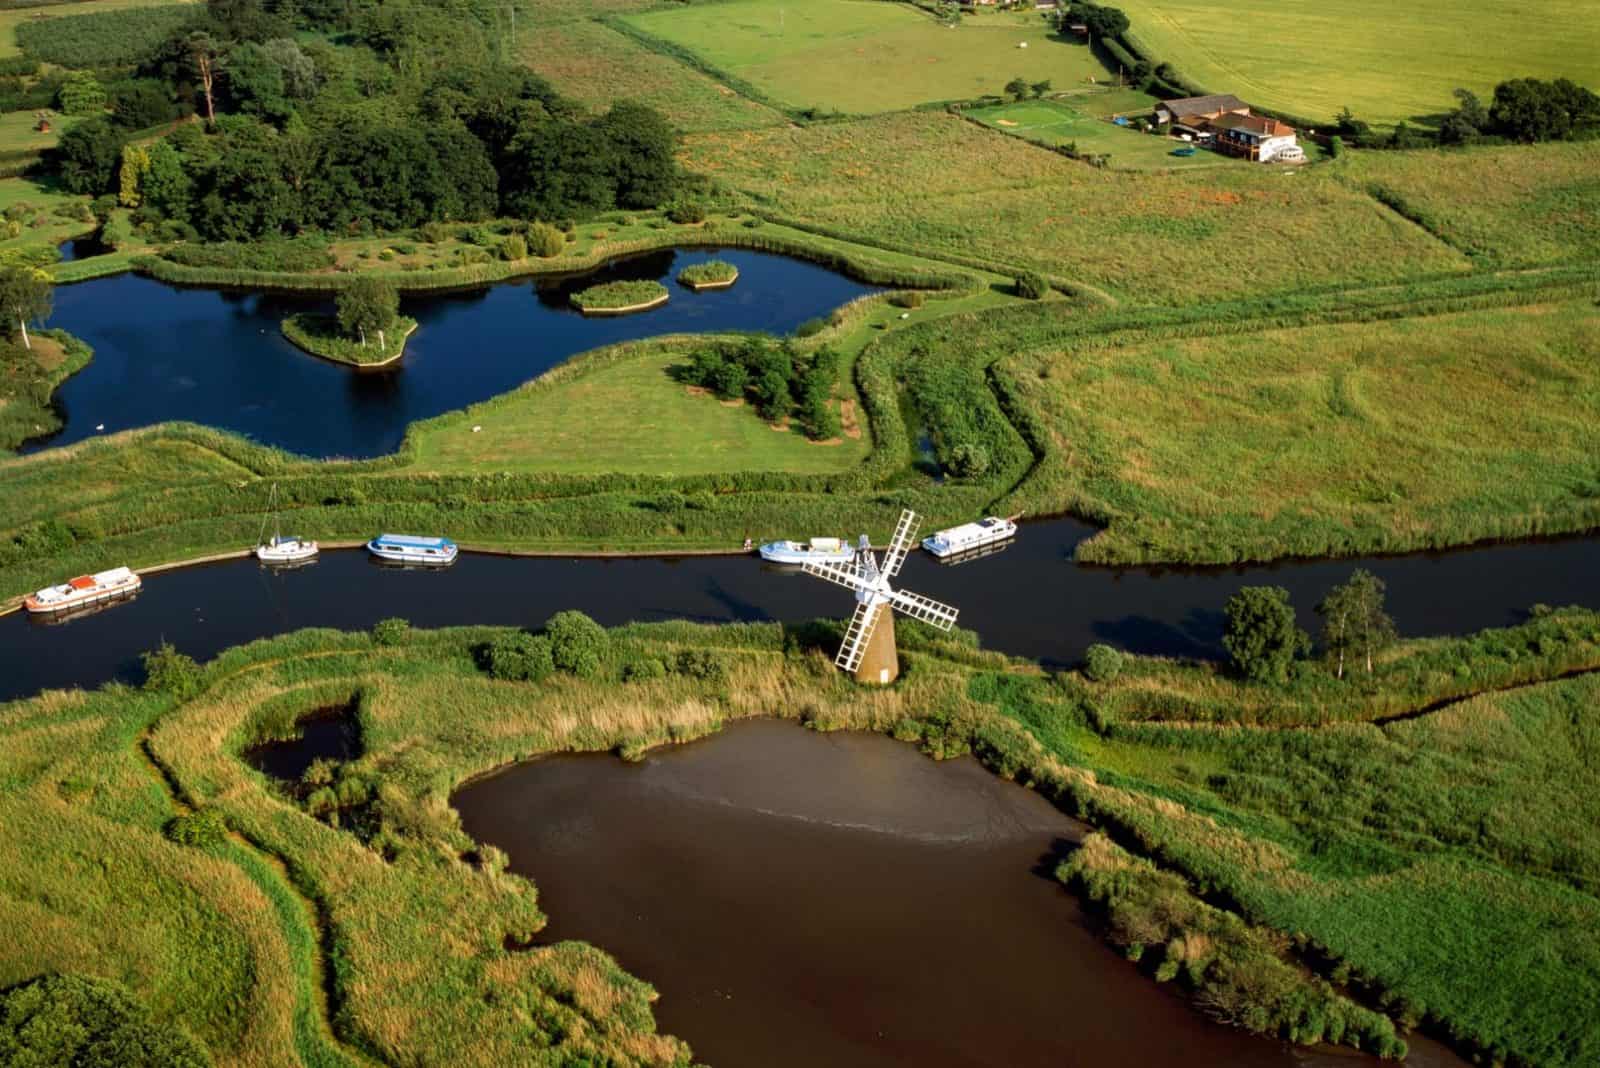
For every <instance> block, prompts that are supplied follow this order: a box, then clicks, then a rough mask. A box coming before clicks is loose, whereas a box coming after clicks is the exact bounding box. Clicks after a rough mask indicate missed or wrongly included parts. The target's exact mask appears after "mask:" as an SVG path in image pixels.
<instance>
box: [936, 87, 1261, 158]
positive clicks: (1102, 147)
mask: <svg viewBox="0 0 1600 1068" xmlns="http://www.w3.org/2000/svg"><path fill="white" fill-rule="evenodd" d="M1092 102H1093V98H1092V97H1091V98H1090V99H1089V100H1088V101H1085V103H1092ZM963 114H964V115H966V116H967V117H969V118H973V119H976V120H978V121H979V122H981V123H983V124H985V125H987V126H992V127H994V128H995V129H997V130H999V131H1000V132H1001V133H1008V134H1013V135H1015V136H1017V137H1021V138H1024V139H1025V140H1028V141H1037V142H1039V143H1040V144H1042V145H1049V146H1051V147H1056V146H1060V145H1072V146H1075V147H1076V150H1077V151H1078V152H1081V153H1083V154H1085V155H1088V154H1095V153H1106V154H1108V155H1109V156H1110V159H1109V160H1108V161H1107V165H1108V166H1110V167H1111V168H1113V169H1115V170H1119V171H1152V170H1192V169H1194V168H1197V167H1219V166H1222V167H1225V166H1229V165H1233V166H1246V165H1247V164H1245V162H1244V161H1243V160H1239V159H1235V158H1233V157H1231V156H1224V155H1222V154H1221V153H1218V152H1207V151H1203V150H1202V151H1197V152H1196V153H1195V154H1194V155H1192V156H1174V155H1173V154H1172V153H1173V151H1174V150H1176V149H1178V148H1181V147H1183V145H1182V142H1180V141H1176V140H1173V139H1172V138H1170V137H1158V136H1154V135H1151V134H1142V133H1139V132H1138V131H1137V130H1133V129H1129V128H1126V127H1122V126H1117V125H1114V124H1113V123H1110V122H1107V121H1106V120H1105V119H1102V118H1095V117H1091V116H1089V115H1086V114H1083V113H1082V112H1080V111H1078V110H1076V109H1074V108H1073V107H1072V106H1070V105H1068V104H1065V103H1062V102H1059V101H1054V100H1026V101H1019V102H1018V103H1015V104H997V105H995V106H994V107H988V108H974V109H972V110H971V111H967V112H963Z"/></svg>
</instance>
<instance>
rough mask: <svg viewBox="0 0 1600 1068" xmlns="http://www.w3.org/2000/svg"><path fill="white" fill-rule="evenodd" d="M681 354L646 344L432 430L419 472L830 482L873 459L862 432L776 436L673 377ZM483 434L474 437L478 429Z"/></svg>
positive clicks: (422, 442)
mask: <svg viewBox="0 0 1600 1068" xmlns="http://www.w3.org/2000/svg"><path fill="white" fill-rule="evenodd" d="M685 359H686V356H685V355H684V354H683V353H682V352H681V351H678V352H674V351H668V352H665V353H663V352H661V351H660V350H659V349H658V348H656V347H654V346H643V347H641V351H639V352H637V354H635V355H631V356H630V357H629V358H626V359H621V360H618V361H616V362H614V363H608V364H607V365H605V366H601V367H599V368H596V369H593V370H588V369H579V370H578V371H577V373H575V374H573V375H571V376H570V377H566V378H565V380H564V381H563V382H561V384H560V388H559V389H556V388H551V387H550V385H549V384H540V385H537V386H525V387H523V388H522V389H520V390H517V391H516V392H514V393H510V394H507V395H505V396H503V397H498V398H496V399H495V400H492V401H488V402H486V403H484V404H480V405H476V406H474V407H472V408H469V409H467V410H466V411H465V412H462V413H460V414H459V415H458V416H450V417H447V418H446V419H445V420H440V421H435V422H433V423H430V424H428V426H427V428H426V429H425V430H423V431H422V432H421V433H420V434H419V435H418V438H417V446H418V455H417V464H418V466H419V467H421V468H423V469H425V470H430V471H439V472H444V473H456V472H479V473H481V472H485V471H543V472H551V473H554V474H564V475H599V474H606V473H610V472H621V473H626V474H644V475H662V476H666V477H677V476H684V475H705V474H725V473H732V472H738V471H786V472H791V473H795V474H824V473H828V472H833V471H841V470H844V469H846V468H848V467H850V466H852V465H854V464H857V463H860V462H861V460H862V459H863V458H865V456H866V454H867V451H868V446H869V441H868V439H867V438H866V436H865V435H864V434H861V433H859V431H858V433H857V435H856V436H855V437H853V438H850V437H847V438H843V439H841V440H839V441H837V442H835V443H833V444H826V445H822V444H813V443H812V442H809V441H807V440H806V438H805V436H804V435H803V434H801V433H800V431H799V430H798V428H796V429H791V430H781V431H780V430H776V429H774V428H773V427H771V426H769V425H768V424H767V423H765V422H763V421H762V420H760V419H758V418H757V417H756V416H755V415H754V413H753V412H752V411H751V409H750V408H749V407H748V405H746V404H744V403H743V402H738V403H724V402H722V401H718V400H717V399H716V398H714V397H711V396H707V395H705V394H704V393H703V392H702V391H699V390H692V389H691V388H690V387H688V386H685V385H683V384H682V383H680V382H676V381H674V380H673V379H672V377H671V375H670V373H669V371H670V368H671V367H673V366H675V365H676V364H679V363H682V362H684V361H685ZM475 426H481V427H482V428H483V429H482V430H481V431H478V432H476V433H474V432H473V427H475Z"/></svg>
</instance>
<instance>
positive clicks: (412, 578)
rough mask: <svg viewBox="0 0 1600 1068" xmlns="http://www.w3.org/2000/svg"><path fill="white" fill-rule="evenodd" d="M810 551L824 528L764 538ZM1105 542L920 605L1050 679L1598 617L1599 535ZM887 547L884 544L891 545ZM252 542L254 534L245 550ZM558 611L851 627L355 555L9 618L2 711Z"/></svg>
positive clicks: (742, 587)
mask: <svg viewBox="0 0 1600 1068" xmlns="http://www.w3.org/2000/svg"><path fill="white" fill-rule="evenodd" d="M760 533H762V534H763V536H766V535H773V536H776V535H778V534H780V533H781V534H790V535H795V536H804V535H806V534H809V533H812V532H810V531H782V532H780V531H765V532H760ZM1092 533H1093V528H1091V527H1089V526H1088V525H1086V524H1084V523H1080V522H1077V521H1075V520H1071V519H1052V520H1043V521H1039V522H1032V523H1024V524H1023V525H1022V530H1021V533H1020V535H1019V537H1018V538H1017V541H1016V543H1015V544H1014V545H1013V546H1012V547H1011V548H1009V549H1007V550H1005V551H1004V552H1001V553H997V554H995V555H993V556H988V557H985V558H983V559H981V560H976V561H973V562H970V563H965V564H959V565H956V566H948V565H941V564H938V563H936V562H934V561H933V560H932V559H931V558H930V557H929V556H927V554H925V553H920V552H917V553H912V554H911V556H910V557H909V558H908V559H907V561H906V565H905V570H904V571H903V572H901V577H902V584H903V585H904V587H905V588H906V589H909V590H913V591H915V592H918V593H923V594H926V595H928V596H929V597H934V598H937V599H938V600H941V601H946V602H948V603H950V604H953V605H955V606H956V607H957V608H959V609H960V610H961V618H960V620H959V622H960V624H961V625H962V626H964V627H969V628H971V629H973V630H976V631H977V632H978V633H979V635H980V636H981V637H982V640H983V644H984V646H985V647H986V648H990V649H999V650H1002V651H1004V652H1007V653H1013V654H1016V655H1019V656H1028V657H1033V658H1036V659H1039V660H1042V661H1044V662H1045V663H1046V664H1047V665H1051V666H1062V665H1069V664H1072V663H1075V662H1077V661H1078V660H1079V659H1081V658H1082V656H1083V652H1084V650H1085V649H1087V648H1088V647H1089V645H1090V644H1091V643H1093V642H1110V643H1112V644H1114V645H1117V646H1119V647H1121V648H1124V649H1128V650H1131V651H1133V652H1139V653H1152V654H1160V655H1166V656H1193V657H1218V656H1221V655H1222V647H1221V640H1222V625H1223V616H1222V606H1223V604H1224V602H1226V601H1227V599H1228V598H1229V597H1230V596H1232V595H1233V593H1234V592H1235V591H1236V590H1238V589H1239V588H1240V587H1242V586H1254V585H1264V584H1270V585H1277V586H1283V587H1285V588H1286V589H1288V590H1289V593H1290V595H1291V596H1292V598H1293V600H1294V604H1295V607H1296V608H1297V609H1298V610H1299V612H1300V622H1301V625H1302V626H1304V627H1306V628H1307V629H1308V630H1311V631H1313V632H1315V630H1316V628H1317V625H1318V620H1317V617H1316V615H1315V613H1314V612H1313V609H1314V607H1315V605H1316V603H1317V602H1318V601H1319V600H1320V599H1321V598H1322V596H1323V594H1325V593H1326V592H1327V591H1328V589H1329V587H1331V586H1333V585H1335V584H1337V583H1340V582H1343V581H1344V580H1345V579H1346V578H1348V577H1349V575H1350V572H1351V571H1352V570H1354V569H1355V568H1357V567H1365V568H1368V569H1369V570H1371V571H1372V572H1374V573H1375V574H1376V575H1377V576H1378V577H1379V578H1381V579H1383V580H1384V581H1385V582H1386V583H1387V584H1388V587H1389V599H1388V603H1389V611H1390V613H1391V614H1392V615H1393V616H1394V617H1395V621H1396V623H1397V624H1398V625H1399V628H1400V631H1401V633H1402V634H1405V635H1431V634H1464V633H1468V632H1471V631H1476V630H1481V629H1483V628H1485V627H1500V626H1506V625H1508V624H1511V623H1516V622H1519V621H1521V620H1522V619H1524V618H1526V616H1527V610H1528V609H1529V608H1530V607H1531V606H1533V605H1534V604H1537V603H1540V602H1543V603H1547V604H1552V605H1568V604H1581V605H1586V606H1589V607H1600V536H1596V535H1590V536H1587V537H1574V538H1562V539H1549V540H1544V541H1532V542H1516V543H1512V544H1507V545H1493V546H1485V547H1483V548H1478V549H1462V550H1457V551H1453V552H1446V553H1416V554H1412V555H1408V556H1389V557H1372V558H1366V559H1354V560H1314V561H1291V562H1285V563H1279V564H1269V565H1258V566H1253V567H1234V568H1206V569H1183V568H1126V569H1114V568H1102V567H1085V566H1082V565H1078V564H1075V563H1073V562H1072V559H1071V557H1072V551H1073V549H1074V547H1075V546H1076V545H1077V544H1078V542H1079V541H1081V540H1082V539H1083V538H1086V537H1088V536H1089V535H1090V534H1092ZM882 535H883V532H879V536H880V537H881V536H882ZM253 537H255V529H254V527H253V526H252V527H249V528H248V529H246V528H241V530H240V532H239V540H240V544H241V545H243V544H246V543H248V542H249V541H250V539H251V538H253ZM564 608H579V609H582V610H583V611H585V612H588V613H589V614H590V615H591V616H593V617H594V618H595V619H597V620H599V621H600V622H602V623H605V624H608V625H609V624H615V623H624V622H627V621H630V620H640V621H646V622H649V621H658V620H667V619H692V620H697V621H700V622H706V623H720V622H729V621H740V622H749V621H760V620H773V619H776V620H785V621H799V620H806V619H814V618H817V617H824V616H826V617H835V618H842V617H844V616H847V615H848V614H849V610H850V608H851V601H850V598H849V595H848V594H847V593H846V592H845V591H843V590H840V589H839V588H838V587H836V586H833V585H831V584H830V583H826V582H823V581H821V580H819V579H814V578H811V577H810V576H808V575H804V574H801V573H799V572H798V571H795V570H791V569H780V568H774V567H770V566H767V565H763V564H762V563H761V562H760V561H759V560H757V559H756V558H755V557H753V556H726V557H682V558H677V559H659V558H657V559H648V558H644V559H623V558H617V559H587V560H586V559H572V558H554V557H546V558H520V559H519V558H513V557H497V556H480V555H476V554H472V553H464V554H462V557H461V559H460V560H459V561H458V562H457V563H456V564H455V566H454V567H451V568H449V569H446V570H441V571H416V570H404V569H397V568H393V567H382V566H377V565H375V564H374V563H372V562H371V561H370V560H369V559H368V557H367V555H366V553H364V552H362V551H360V550H344V551H337V552H324V553H323V554H322V557H321V558H320V559H319V560H318V561H317V562H316V563H315V564H314V565H312V566H310V567H303V568H299V569H295V570H287V571H273V570H269V569H266V568H262V567H261V566H260V565H259V564H257V563H256V562H255V561H254V560H249V559H245V560H236V561H229V562H225V563H220V564H210V565H205V566H201V567H193V568H185V569H181V570H177V571H170V572H166V573H163V574H157V575H150V576H147V577H146V578H145V583H144V590H143V592H142V593H140V594H139V596H138V597H137V598H136V599H134V600H133V601H131V602H126V603H121V604H115V605H110V606H108V607H106V608H105V609H104V610H103V611H99V612H96V613H95V614H93V615H87V616H82V617H80V618H76V619H72V620H70V621H67V622H65V623H64V624H61V625H54V626H52V625H44V624H41V623H39V622H36V621H34V620H33V619H30V618H29V617H28V616H26V615H24V614H23V613H20V612H18V613H14V614H13V615H11V616H10V617H5V618H0V700H7V699H10V698H13V697H23V696H26V695H28V694H32V693H36V692H37V691H39V690H40V689H44V688H47V687H59V686H97V685H99V684H100V683H102V682H105V681H107V680H110V679H113V678H117V679H123V680H126V681H137V680H138V679H139V678H141V677H142V676H141V673H140V669H139V654H140V653H142V652H144V651H145V650H147V649H151V648H153V647H154V646H156V645H158V644H159V643H160V642H161V641H162V640H163V639H164V640H167V641H171V642H172V643H173V644H175V645H176V646H177V647H178V648H179V649H181V650H183V651H184V652H186V653H189V654H191V655H193V656H196V657H199V658H201V659H206V658H209V657H211V656H214V655H216V654H217V653H219V652H221V651H222V650H223V649H226V648H228V647H229V646H232V645H238V644H240V643H243V642H247V641H252V640H254V639H256V638H262V637H266V636H268V635H272V634H281V633H284V632H286V631H291V630H297V629H299V628H301V627H337V628H340V629H344V630H360V629H364V628H367V627H370V626H371V625H372V624H373V623H376V622H377V621H378V620H380V619H383V618H385V617H387V616H403V617H405V618H406V619H409V620H411V622H412V623H414V624H416V625H418V626H423V627H444V626H459V625H467V624H480V623H481V624H491V625H494V624H498V625H514V626H524V627H537V626H538V625H540V624H541V623H543V622H544V621H545V620H546V619H548V618H549V617H550V616H552V615H554V614H555V613H556V612H558V611H560V610H562V609H564Z"/></svg>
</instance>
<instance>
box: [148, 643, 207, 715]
mask: <svg viewBox="0 0 1600 1068" xmlns="http://www.w3.org/2000/svg"><path fill="white" fill-rule="evenodd" d="M142 659H143V660H144V688H145V689H146V690H149V691H151V692H152V693H166V694H171V695H172V696H173V697H176V698H177V699H178V700H180V701H187V700H189V698H191V697H194V696H195V695H196V694H198V693H199V692H200V688H201V686H202V685H203V684H204V681H205V676H204V672H203V671H202V669H201V667H200V665H199V664H196V663H195V662H194V657H192V656H188V655H186V654H184V653H180V652H178V650H177V649H176V648H175V647H174V646H173V644H172V643H171V642H162V643H161V644H160V645H159V646H158V647H157V648H156V649H154V650H153V651H151V652H148V653H145V654H144V656H143V658H142Z"/></svg>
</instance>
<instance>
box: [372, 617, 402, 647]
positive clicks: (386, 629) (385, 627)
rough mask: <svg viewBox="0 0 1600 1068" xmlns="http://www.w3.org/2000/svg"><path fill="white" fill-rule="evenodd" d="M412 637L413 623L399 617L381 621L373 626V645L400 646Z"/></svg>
mask: <svg viewBox="0 0 1600 1068" xmlns="http://www.w3.org/2000/svg"><path fill="white" fill-rule="evenodd" d="M409 637H411V623H410V621H409V620H405V619H401V618H400V617H399V616H391V617H389V618H388V619H380V620H378V621H377V622H376V623H374V624H373V625H372V644H373V645H399V644H401V643H402V642H404V641H405V640H406V639H407V638H409Z"/></svg>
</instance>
